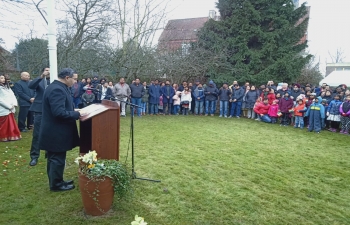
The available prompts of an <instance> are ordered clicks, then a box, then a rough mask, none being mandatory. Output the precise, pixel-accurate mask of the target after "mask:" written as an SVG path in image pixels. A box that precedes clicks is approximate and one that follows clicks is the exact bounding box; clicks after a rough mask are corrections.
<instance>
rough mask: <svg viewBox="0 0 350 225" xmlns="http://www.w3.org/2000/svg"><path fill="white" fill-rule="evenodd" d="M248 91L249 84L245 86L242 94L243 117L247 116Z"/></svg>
mask: <svg viewBox="0 0 350 225" xmlns="http://www.w3.org/2000/svg"><path fill="white" fill-rule="evenodd" d="M249 91H250V86H246V87H245V92H244V96H243V102H242V110H243V117H248V108H247V94H248V92H249Z"/></svg>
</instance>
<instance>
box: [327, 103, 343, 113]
mask: <svg viewBox="0 0 350 225" xmlns="http://www.w3.org/2000/svg"><path fill="white" fill-rule="evenodd" d="M341 104H342V102H341V101H340V100H333V101H331V103H330V104H329V106H328V107H327V112H329V114H332V115H340V110H339V109H340V105H341Z"/></svg>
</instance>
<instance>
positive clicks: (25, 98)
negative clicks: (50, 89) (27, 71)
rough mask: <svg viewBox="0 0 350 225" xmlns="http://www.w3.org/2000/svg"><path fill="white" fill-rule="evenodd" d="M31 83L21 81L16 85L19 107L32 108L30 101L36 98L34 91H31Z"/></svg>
mask: <svg viewBox="0 0 350 225" xmlns="http://www.w3.org/2000/svg"><path fill="white" fill-rule="evenodd" d="M28 84H29V81H25V80H19V81H17V83H15V89H16V93H17V95H18V105H19V106H31V104H32V103H31V102H30V99H31V98H34V95H35V93H34V90H32V89H29V87H28Z"/></svg>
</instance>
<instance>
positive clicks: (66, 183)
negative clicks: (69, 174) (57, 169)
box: [63, 180, 74, 185]
mask: <svg viewBox="0 0 350 225" xmlns="http://www.w3.org/2000/svg"><path fill="white" fill-rule="evenodd" d="M63 183H64V184H65V185H72V184H74V180H66V181H63Z"/></svg>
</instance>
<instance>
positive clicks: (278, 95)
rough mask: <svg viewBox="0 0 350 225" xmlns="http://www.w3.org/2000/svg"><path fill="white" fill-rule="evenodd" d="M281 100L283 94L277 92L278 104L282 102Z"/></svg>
mask: <svg viewBox="0 0 350 225" xmlns="http://www.w3.org/2000/svg"><path fill="white" fill-rule="evenodd" d="M281 98H282V97H281V93H278V92H277V94H276V99H277V100H278V102H279V101H280V100H281Z"/></svg>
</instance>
